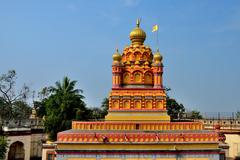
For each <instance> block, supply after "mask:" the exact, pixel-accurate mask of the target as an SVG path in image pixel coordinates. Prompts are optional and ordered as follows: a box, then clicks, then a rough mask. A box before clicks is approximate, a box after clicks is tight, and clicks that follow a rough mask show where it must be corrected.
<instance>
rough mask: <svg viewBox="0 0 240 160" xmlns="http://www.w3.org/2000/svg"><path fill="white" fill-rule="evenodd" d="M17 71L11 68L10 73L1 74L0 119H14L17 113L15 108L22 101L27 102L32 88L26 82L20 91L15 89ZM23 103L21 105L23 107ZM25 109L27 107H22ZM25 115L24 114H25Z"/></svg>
mask: <svg viewBox="0 0 240 160" xmlns="http://www.w3.org/2000/svg"><path fill="white" fill-rule="evenodd" d="M16 79H17V76H16V71H15V70H9V71H8V73H6V74H2V75H1V76H0V101H1V102H0V110H1V112H0V119H12V118H16V117H14V116H15V115H16V114H15V113H14V109H15V110H16V108H14V107H17V106H18V105H16V104H19V102H20V101H22V102H25V101H26V99H27V97H28V94H29V92H30V89H29V87H28V86H26V85H25V84H24V85H23V87H22V89H21V90H20V91H19V92H16V91H15V84H16ZM22 106H23V105H20V107H22ZM22 109H25V108H22ZM23 117H24V115H23Z"/></svg>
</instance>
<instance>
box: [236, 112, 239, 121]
mask: <svg viewBox="0 0 240 160" xmlns="http://www.w3.org/2000/svg"><path fill="white" fill-rule="evenodd" d="M236 117H237V119H240V111H237V113H236Z"/></svg>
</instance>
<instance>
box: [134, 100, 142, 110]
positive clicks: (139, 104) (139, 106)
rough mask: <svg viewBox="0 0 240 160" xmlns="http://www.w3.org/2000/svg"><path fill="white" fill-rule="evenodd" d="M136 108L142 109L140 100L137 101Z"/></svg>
mask: <svg viewBox="0 0 240 160" xmlns="http://www.w3.org/2000/svg"><path fill="white" fill-rule="evenodd" d="M134 108H135V109H141V102H140V101H139V100H137V101H135V103H134Z"/></svg>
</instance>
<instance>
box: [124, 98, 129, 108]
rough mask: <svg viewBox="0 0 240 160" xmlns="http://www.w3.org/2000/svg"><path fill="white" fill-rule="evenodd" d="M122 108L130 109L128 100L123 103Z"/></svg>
mask: <svg viewBox="0 0 240 160" xmlns="http://www.w3.org/2000/svg"><path fill="white" fill-rule="evenodd" d="M123 108H124V109H130V100H125V101H124V102H123Z"/></svg>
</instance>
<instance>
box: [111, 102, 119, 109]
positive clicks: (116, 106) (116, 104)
mask: <svg viewBox="0 0 240 160" xmlns="http://www.w3.org/2000/svg"><path fill="white" fill-rule="evenodd" d="M118 108H119V102H118V101H113V102H112V109H118Z"/></svg>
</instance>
